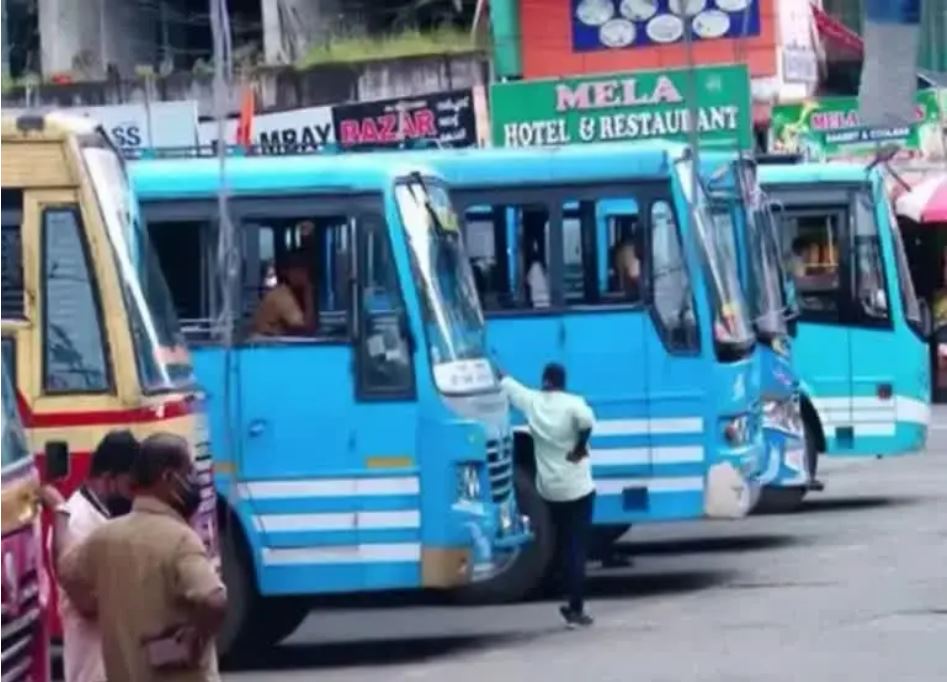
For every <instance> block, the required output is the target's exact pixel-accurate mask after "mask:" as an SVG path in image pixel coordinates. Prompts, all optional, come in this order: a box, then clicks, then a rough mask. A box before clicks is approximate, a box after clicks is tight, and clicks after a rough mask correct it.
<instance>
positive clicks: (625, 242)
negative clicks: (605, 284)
mask: <svg viewBox="0 0 947 682" xmlns="http://www.w3.org/2000/svg"><path fill="white" fill-rule="evenodd" d="M614 262H615V277H616V280H617V281H616V287H615V289H616V291H618V292H620V293H621V294H623V295H624V296H625V298H627V299H628V300H631V301H637V300H639V299H640V298H641V286H640V282H641V261H640V260H639V259H638V249H637V248H636V247H635V242H634V239H633V238H632V237H631V236H630V235H627V236H625V237H624V238H623V239H622V241H621V242H619V243H618V245H616V247H615V259H614Z"/></svg>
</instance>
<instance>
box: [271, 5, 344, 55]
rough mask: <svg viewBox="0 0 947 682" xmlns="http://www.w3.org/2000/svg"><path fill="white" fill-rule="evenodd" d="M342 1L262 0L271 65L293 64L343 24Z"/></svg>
mask: <svg viewBox="0 0 947 682" xmlns="http://www.w3.org/2000/svg"><path fill="white" fill-rule="evenodd" d="M339 11H340V8H339V0H260V15H261V16H262V18H263V54H264V58H265V59H266V63H267V64H292V63H294V62H296V61H298V60H299V59H302V58H303V57H304V56H305V55H306V53H307V52H308V51H309V49H310V48H312V47H313V46H315V45H320V44H324V43H325V42H327V41H328V39H329V36H330V35H332V32H333V29H334V28H336V27H338V25H339Z"/></svg>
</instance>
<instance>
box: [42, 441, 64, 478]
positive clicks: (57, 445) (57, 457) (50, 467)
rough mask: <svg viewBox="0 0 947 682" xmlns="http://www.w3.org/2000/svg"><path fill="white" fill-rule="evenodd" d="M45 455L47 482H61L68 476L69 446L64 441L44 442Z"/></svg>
mask: <svg viewBox="0 0 947 682" xmlns="http://www.w3.org/2000/svg"><path fill="white" fill-rule="evenodd" d="M45 455H46V479H47V480H48V481H62V480H63V479H65V478H67V477H68V476H69V444H68V443H67V442H66V441H62V440H50V441H46V447H45Z"/></svg>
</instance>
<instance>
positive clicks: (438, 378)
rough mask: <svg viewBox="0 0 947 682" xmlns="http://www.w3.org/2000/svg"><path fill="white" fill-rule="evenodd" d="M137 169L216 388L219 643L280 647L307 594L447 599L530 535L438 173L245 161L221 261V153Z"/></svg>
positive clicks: (204, 373) (164, 257) (503, 410)
mask: <svg viewBox="0 0 947 682" xmlns="http://www.w3.org/2000/svg"><path fill="white" fill-rule="evenodd" d="M131 168H132V175H133V181H134V183H135V188H136V191H137V193H138V196H139V199H140V202H141V210H142V215H143V217H144V219H145V220H146V221H147V227H148V232H149V233H150V236H151V238H152V240H153V242H154V244H155V247H156V251H157V253H158V257H159V259H160V260H161V264H162V266H163V270H164V272H165V273H166V276H167V280H168V282H169V286H170V289H171V293H172V297H173V298H174V301H175V304H176V306H177V308H178V310H179V312H180V313H181V315H182V317H183V318H184V319H185V320H186V321H185V322H184V324H183V326H184V327H185V330H186V332H187V334H188V336H189V337H190V339H189V340H190V341H191V342H192V344H193V354H194V363H195V371H196V374H197V377H198V380H199V381H200V382H201V384H202V385H203V386H204V387H205V389H206V391H207V395H208V402H209V406H208V411H209V415H210V423H211V434H212V436H211V437H212V441H213V446H214V447H213V452H214V453H215V457H217V458H218V459H216V461H215V479H216V487H217V491H218V495H219V503H218V504H219V507H218V508H219V509H221V510H222V515H223V519H222V525H221V528H222V530H221V536H222V545H223V546H222V555H223V566H224V575H225V579H226V583H227V585H228V588H229V594H230V602H231V613H230V614H229V617H228V621H227V623H226V625H225V629H224V634H223V635H222V648H223V649H224V650H227V651H231V652H233V651H238V652H239V651H245V650H246V649H247V648H248V647H249V648H260V647H263V646H266V645H269V644H271V643H273V642H275V641H277V640H279V639H281V638H283V637H284V636H286V635H287V634H289V633H290V632H291V631H292V630H293V629H294V628H295V627H296V625H298V623H299V622H300V621H301V619H302V618H303V617H304V616H305V615H306V613H307V612H308V610H309V608H310V606H311V601H310V600H309V599H307V598H309V597H312V596H313V595H320V594H325V593H342V592H363V591H372V590H387V589H407V588H427V587H431V588H455V587H457V586H463V585H466V584H468V583H470V582H471V581H476V580H482V579H488V578H490V577H491V576H492V575H493V574H494V573H495V572H496V571H497V570H498V569H499V567H501V566H503V565H505V564H506V563H508V562H509V561H510V557H511V556H514V555H516V554H518V552H519V550H520V548H521V547H522V546H524V545H525V544H527V543H528V542H529V540H530V533H529V530H528V528H527V526H526V521H525V519H524V518H523V517H521V515H520V514H519V512H518V510H517V506H516V502H515V499H514V493H513V478H514V472H513V459H512V458H513V443H512V437H511V431H510V423H509V416H508V405H507V401H506V399H505V398H504V396H503V395H502V393H501V391H500V389H499V384H498V382H497V379H496V374H495V370H494V368H493V366H492V364H491V362H490V359H489V354H488V351H487V347H486V345H485V333H484V318H483V314H482V311H481V308H480V305H479V303H478V300H477V292H476V287H475V284H474V279H473V275H472V273H471V270H470V265H469V261H468V258H467V256H466V254H465V250H464V245H463V240H462V239H461V237H460V232H459V228H458V218H457V216H456V215H455V214H454V212H453V209H452V207H451V204H450V200H449V197H448V193H447V190H446V187H445V185H444V183H443V182H442V181H441V180H439V179H438V178H437V176H436V175H435V174H434V173H431V172H430V171H428V170H426V169H424V168H423V167H420V166H407V165H397V164H392V163H391V162H390V159H384V162H383V163H380V162H379V158H378V157H377V156H376V155H351V156H345V157H341V156H340V157H329V156H322V157H320V156H293V157H280V158H274V157H234V158H232V159H230V160H229V161H228V164H227V173H226V191H227V192H228V193H229V196H230V198H229V208H230V210H229V215H230V216H231V220H232V225H233V230H234V231H235V234H236V242H237V243H238V244H239V247H238V248H237V249H236V250H235V251H234V253H231V254H224V256H225V258H218V253H217V243H218V240H217V231H218V204H217V201H218V199H217V196H218V192H219V191H220V190H221V177H220V168H219V164H218V162H217V160H216V159H214V158H189V159H158V160H148V161H139V162H137V163H134V164H132V165H131ZM226 256H230V257H229V258H227V257H226ZM236 256H239V257H236ZM221 263H232V264H233V269H234V271H235V272H236V276H232V277H224V276H223V275H222V272H221V270H222V266H221ZM274 276H275V280H274ZM228 282H230V283H234V282H235V285H234V287H233V297H232V298H233V300H235V301H236V304H235V306H234V309H235V311H236V314H235V315H233V316H232V319H233V321H234V324H233V328H232V329H227V328H226V327H225V323H221V322H220V321H219V320H220V319H221V313H222V310H223V308H222V306H223V305H224V301H223V297H222V291H223V290H224V289H223V287H225V286H227V283H228ZM281 287H282V289H280V288H281ZM289 297H292V298H294V299H295V303H292V302H289V303H288V302H287V299H288V298H289ZM287 306H288V307H289V310H288V311H287ZM261 311H264V312H261ZM281 316H282V317H281ZM225 317H229V316H225ZM293 318H295V319H296V322H295V323H291V322H287V320H292V319H293ZM274 320H277V321H279V322H280V325H283V326H280V325H276V326H275V327H274V325H273V322H274ZM227 334H232V336H233V338H234V339H235V341H236V343H235V345H233V346H229V345H228V344H222V343H221V341H222V340H223V339H225V338H227V337H226V335H227Z"/></svg>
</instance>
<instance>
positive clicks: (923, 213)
mask: <svg viewBox="0 0 947 682" xmlns="http://www.w3.org/2000/svg"><path fill="white" fill-rule="evenodd" d="M895 206H896V211H897V214H898V215H899V216H903V217H905V218H908V219H909V220H913V221H914V222H916V223H947V173H936V174H934V175H931V176H930V177H928V178H926V179H925V180H922V181H921V182H920V183H919V184H917V185H915V186H914V187H912V188H911V189H910V191H908V192H905V193H904V194H902V195H901V196H899V197H898V199H897V202H896V204H895Z"/></svg>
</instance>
